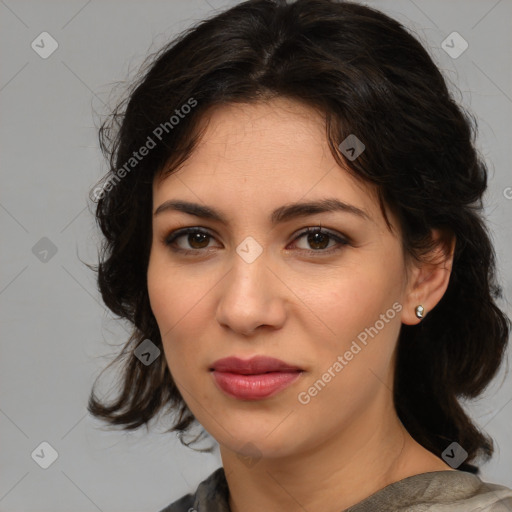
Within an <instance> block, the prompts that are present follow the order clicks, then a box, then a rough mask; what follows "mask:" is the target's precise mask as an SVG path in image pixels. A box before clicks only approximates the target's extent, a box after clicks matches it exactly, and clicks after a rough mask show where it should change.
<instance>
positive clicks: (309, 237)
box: [295, 228, 348, 252]
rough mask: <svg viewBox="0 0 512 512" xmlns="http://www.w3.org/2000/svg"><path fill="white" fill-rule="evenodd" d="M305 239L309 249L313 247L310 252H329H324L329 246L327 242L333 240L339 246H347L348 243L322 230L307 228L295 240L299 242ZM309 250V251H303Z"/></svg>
mask: <svg viewBox="0 0 512 512" xmlns="http://www.w3.org/2000/svg"><path fill="white" fill-rule="evenodd" d="M304 237H306V241H307V243H308V244H309V245H310V247H313V251H312V252H319V251H322V252H331V250H328V251H324V249H326V247H327V246H328V244H329V240H331V241H332V240H334V241H335V242H338V244H340V245H347V244H348V241H347V240H345V239H344V238H343V237H341V236H339V235H336V234H334V233H331V232H329V231H324V230H322V228H307V230H306V231H303V232H302V233H301V234H299V236H297V238H296V239H295V240H300V239H301V238H304ZM305 250H309V249H305Z"/></svg>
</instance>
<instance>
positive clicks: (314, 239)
mask: <svg viewBox="0 0 512 512" xmlns="http://www.w3.org/2000/svg"><path fill="white" fill-rule="evenodd" d="M318 237H320V240H321V239H322V238H323V239H324V241H326V242H327V244H322V243H321V242H320V247H318V246H317V244H318ZM328 239H329V237H328V236H327V235H325V234H324V233H312V234H310V235H308V242H309V244H310V245H311V247H313V248H314V249H325V248H326V247H327V245H328V244H329V242H328ZM315 246H316V247H315Z"/></svg>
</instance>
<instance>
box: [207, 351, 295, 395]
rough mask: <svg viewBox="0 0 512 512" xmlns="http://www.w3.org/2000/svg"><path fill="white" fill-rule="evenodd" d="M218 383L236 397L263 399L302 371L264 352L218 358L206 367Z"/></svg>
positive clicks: (227, 392) (290, 381) (289, 382)
mask: <svg viewBox="0 0 512 512" xmlns="http://www.w3.org/2000/svg"><path fill="white" fill-rule="evenodd" d="M209 370H210V372H211V374H212V376H213V379H214V381H215V384H216V385H217V387H218V388H219V389H220V390H221V391H222V392H224V393H225V394H227V395H228V396H230V397H232V398H236V399H239V400H263V399H265V398H270V397H271V396H274V395H276V394H277V393H279V392H280V391H283V390H284V389H285V388H287V387H288V386H290V385H291V384H292V383H293V382H295V381H296V380H297V379H298V378H299V377H300V376H301V374H302V373H303V372H304V370H302V369H301V368H299V367H297V366H295V365H292V364H289V363H286V362H284V361H281V360H279V359H275V358H270V357H266V356H256V357H253V358H251V359H249V360H243V359H240V358H238V357H228V358H224V359H219V360H218V361H216V362H215V363H214V364H213V365H212V367H211V368H209Z"/></svg>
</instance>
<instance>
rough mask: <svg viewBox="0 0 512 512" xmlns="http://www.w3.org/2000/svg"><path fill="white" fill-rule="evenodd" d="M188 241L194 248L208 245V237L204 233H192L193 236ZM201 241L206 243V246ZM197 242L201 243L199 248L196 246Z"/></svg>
mask: <svg viewBox="0 0 512 512" xmlns="http://www.w3.org/2000/svg"><path fill="white" fill-rule="evenodd" d="M201 237H202V240H201ZM188 241H189V243H190V245H191V246H192V247H196V248H202V247H205V246H206V245H208V235H205V234H203V233H192V234H191V235H189V238H188ZM201 241H203V242H206V244H204V243H203V244H201ZM196 242H199V247H197V246H195V244H196Z"/></svg>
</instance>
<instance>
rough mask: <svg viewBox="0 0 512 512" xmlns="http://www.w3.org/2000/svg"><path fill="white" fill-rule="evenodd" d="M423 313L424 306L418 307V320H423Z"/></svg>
mask: <svg viewBox="0 0 512 512" xmlns="http://www.w3.org/2000/svg"><path fill="white" fill-rule="evenodd" d="M423 311H425V310H424V308H423V306H422V305H419V306H416V316H417V317H418V318H423Z"/></svg>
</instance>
